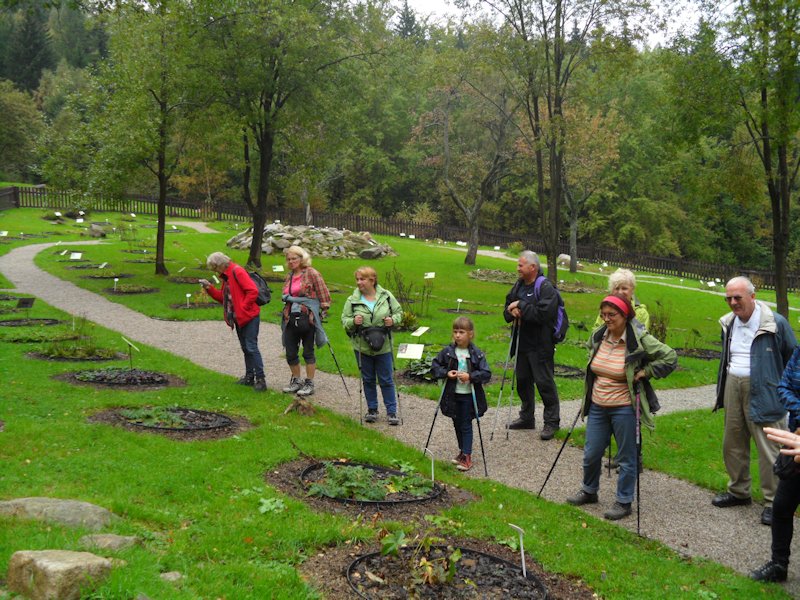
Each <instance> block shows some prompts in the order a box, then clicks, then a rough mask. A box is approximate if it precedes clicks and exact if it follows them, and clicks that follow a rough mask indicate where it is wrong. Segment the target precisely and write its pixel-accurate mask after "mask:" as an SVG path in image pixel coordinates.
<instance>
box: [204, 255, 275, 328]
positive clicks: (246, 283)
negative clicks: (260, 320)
mask: <svg viewBox="0 0 800 600" xmlns="http://www.w3.org/2000/svg"><path fill="white" fill-rule="evenodd" d="M234 273H235V274H236V275H235V276H234ZM221 278H222V289H220V290H218V289H217V288H215V287H214V286H213V285H210V286H208V287H207V288H206V292H208V295H209V296H211V297H212V298H213V299H214V300H216V301H217V302H219V303H220V304H222V299H223V298H224V295H225V288H226V287H228V288H229V289H230V291H231V300H232V301H233V315H234V317H236V324H237V325H239V327H244V326H245V325H247V324H248V323H249V322H250V321H252V320H253V319H254V318H255V317H257V316H258V315H259V314H260V313H261V307H260V306H259V305H258V304H256V298H258V288H257V287H256V284H255V283H253V280H252V279H250V275H248V274H247V271H245V270H244V269H243V268H242V267H240V266H239V265H237V264H236V263H235V262H233V261H231V263H230V264H229V265H228V268H227V269H225V272H224V273H223V274H222V275H221ZM225 322H226V323H228V326H229V327H233V323H229V322H228V320H227V318H226V319H225Z"/></svg>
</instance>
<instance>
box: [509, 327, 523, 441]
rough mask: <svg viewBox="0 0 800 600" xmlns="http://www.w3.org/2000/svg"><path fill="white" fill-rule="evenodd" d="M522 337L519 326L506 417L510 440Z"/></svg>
mask: <svg viewBox="0 0 800 600" xmlns="http://www.w3.org/2000/svg"><path fill="white" fill-rule="evenodd" d="M520 337H522V332H521V331H520V328H519V327H517V343H516V344H515V345H514V372H513V373H511V391H510V392H509V393H508V416H507V417H506V440H508V432H509V427H508V426H509V425H510V424H511V407H512V405H513V404H512V403H513V400H514V384H515V383H516V381H517V364H519V338H520Z"/></svg>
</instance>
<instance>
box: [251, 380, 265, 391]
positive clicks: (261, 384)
mask: <svg viewBox="0 0 800 600" xmlns="http://www.w3.org/2000/svg"><path fill="white" fill-rule="evenodd" d="M253 390H255V391H256V392H266V391H267V380H266V378H264V377H256V378H255V381H254V382H253Z"/></svg>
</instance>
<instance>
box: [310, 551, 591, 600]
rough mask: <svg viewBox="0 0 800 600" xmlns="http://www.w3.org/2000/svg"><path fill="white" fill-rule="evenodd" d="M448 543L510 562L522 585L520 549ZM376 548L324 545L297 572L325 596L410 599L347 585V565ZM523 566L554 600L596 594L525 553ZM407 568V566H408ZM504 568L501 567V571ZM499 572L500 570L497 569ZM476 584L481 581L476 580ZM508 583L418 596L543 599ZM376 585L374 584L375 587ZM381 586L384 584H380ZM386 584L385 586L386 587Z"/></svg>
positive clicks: (402, 592) (587, 597)
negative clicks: (475, 590) (474, 590)
mask: <svg viewBox="0 0 800 600" xmlns="http://www.w3.org/2000/svg"><path fill="white" fill-rule="evenodd" d="M411 537H412V538H413V536H411ZM445 543H447V544H450V545H453V546H458V547H462V548H468V549H470V550H474V551H477V552H483V553H485V554H490V555H492V556H495V557H497V558H499V559H501V560H504V561H508V562H509V563H510V564H511V565H513V569H515V571H513V570H512V571H511V572H512V573H513V574H515V575H516V578H517V579H519V580H520V582H521V583H522V584H524V583H525V582H524V580H523V579H522V573H521V569H520V562H519V559H520V556H519V552H515V551H513V550H511V549H510V548H508V547H506V546H502V545H500V544H494V543H491V542H488V541H485V540H477V539H468V540H464V539H447V540H446V542H445ZM378 550H379V549H378V547H377V546H376V545H375V544H358V543H357V544H342V545H340V546H334V547H329V548H323V549H322V550H320V551H319V552H318V553H317V554H315V555H313V556H310V557H309V558H308V560H306V561H305V562H304V563H302V564H301V565H300V567H299V570H300V573H301V575H302V576H303V578H304V579H305V580H306V581H308V582H309V583H311V584H312V585H314V586H315V587H316V588H317V589H319V590H321V591H322V592H323V594H324V595H325V597H326V598H336V599H337V600H347V599H355V598H363V597H371V598H409V597H410V595H409V592H408V591H407V590H400V591H399V595H397V592H396V593H395V594H394V595H388V594H387V595H383V594H380V593H378V592H377V590H376V589H373V588H370V596H359V595H358V594H357V593H356V592H355V591H354V590H353V589H352V587H350V584H349V582H348V580H347V577H346V573H347V569H348V567H349V566H350V565H351V564H352V563H353V561H354V560H355V559H356V558H357V557H359V556H360V555H362V554H366V553H371V552H377V551H378ZM464 556H465V558H466V560H472V557H471V556H469V555H467V554H466V553H465V554H464ZM463 560H464V559H462V561H463ZM525 568H526V571H527V573H528V575H529V576H531V575H532V576H534V577H536V578H538V579H539V580H540V581H541V582H542V583H543V584H544V586H545V587H546V588H547V596H546V597H547V598H550V599H553V600H590V599H595V598H596V596H595V595H594V593H593V592H592V590H591V589H589V588H588V587H587V586H586V585H584V584H583V583H582V582H581V581H580V580H579V579H572V578H569V577H565V576H562V575H555V574H552V573H548V572H546V571H544V570H543V569H542V567H541V565H539V564H538V563H537V562H536V561H535V560H533V559H532V558H531V557H530V556H529V555H526V556H525ZM407 570H408V569H407ZM503 571H504V570H503ZM370 572H371V573H372V575H374V576H378V577H380V573H381V572H382V571H378V572H373V571H370ZM495 572H496V573H498V574H499V572H500V569H496V571H495ZM383 573H384V574H385V575H387V577H389V578H391V579H389V581H393V579H394V577H393V575H392V573H391V572H387V571H383ZM361 577H362V578H365V577H366V578H367V579H370V578H369V577H368V576H365V574H363V573H362V574H361ZM476 583H481V582H479V581H476ZM505 584H507V582H503V583H501V584H500V585H498V586H496V587H495V589H494V591H493V592H492V591H490V590H488V589H485V588H484V589H481V590H480V594H478V593H475V594H473V595H469V593H468V592H469V589H463V588H461V589H458V590H457V594H456V595H450V596H448V595H421V594H420V596H419V597H420V598H503V599H504V600H512V599H515V598H543V597H544V596H542V595H539V596H525V595H516V594H518V593H520V591H519V590H516V589H515V588H510V587H509V586H508V585H505ZM377 587H378V586H375V588H377ZM381 587H384V586H381ZM387 587H388V586H387Z"/></svg>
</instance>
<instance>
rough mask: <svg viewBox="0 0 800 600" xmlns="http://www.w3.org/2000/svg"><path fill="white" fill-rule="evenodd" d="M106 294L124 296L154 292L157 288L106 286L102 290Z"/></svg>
mask: <svg viewBox="0 0 800 600" xmlns="http://www.w3.org/2000/svg"><path fill="white" fill-rule="evenodd" d="M103 291H104V292H105V293H106V294H111V295H112V296H125V295H127V294H155V293H156V292H157V291H158V288H153V287H142V286H135V287H132V288H125V287H121V286H120V287H117V289H114V288H106V289H104V290H103Z"/></svg>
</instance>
